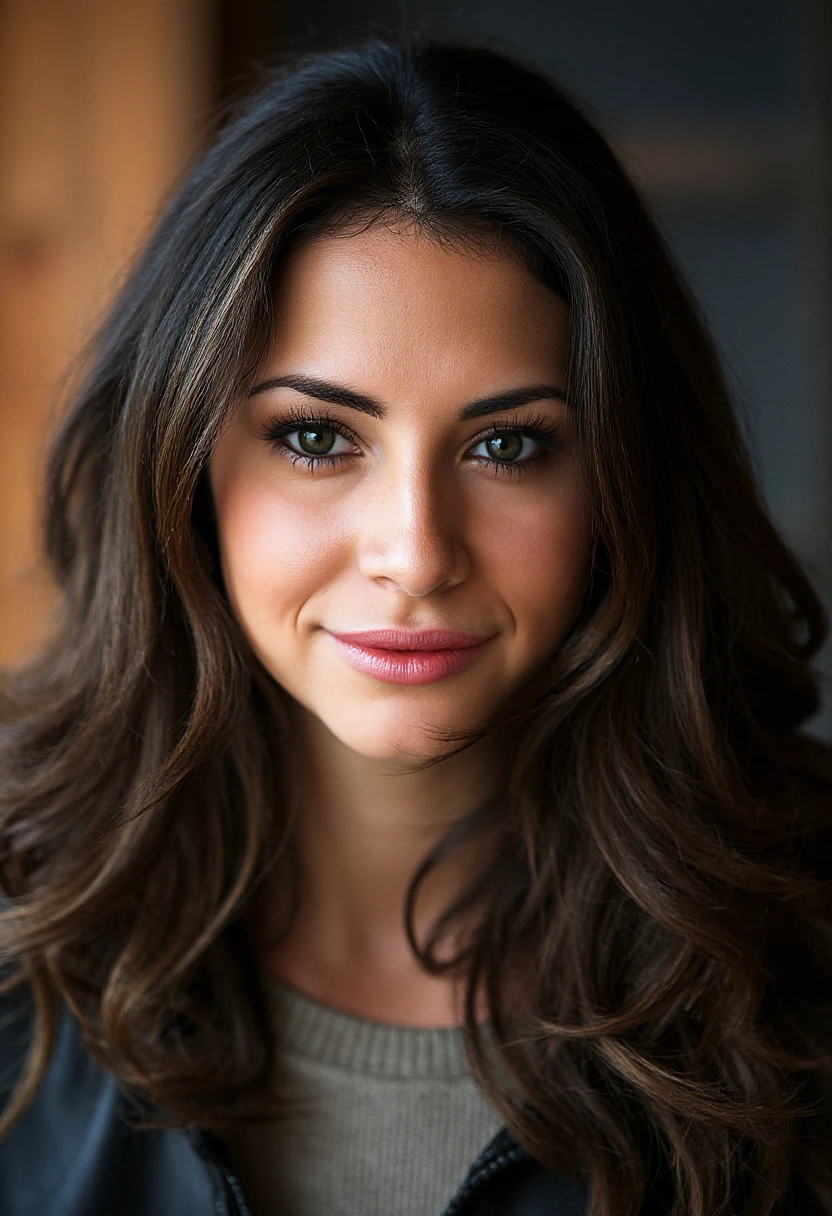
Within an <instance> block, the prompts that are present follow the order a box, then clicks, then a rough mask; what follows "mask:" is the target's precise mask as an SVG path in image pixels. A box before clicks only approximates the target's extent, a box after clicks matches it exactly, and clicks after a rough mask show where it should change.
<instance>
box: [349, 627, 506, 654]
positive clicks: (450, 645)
mask: <svg viewBox="0 0 832 1216" xmlns="http://www.w3.org/2000/svg"><path fill="white" fill-rule="evenodd" d="M332 636H333V637H336V638H338V639H339V640H340V641H342V642H347V643H348V644H350V645H353V646H365V647H371V648H372V649H375V650H465V649H467V648H468V647H469V646H479V645H481V643H483V642H486V641H488V635H485V634H480V633H463V632H461V631H460V630H458V629H419V630H407V629H369V630H363V631H362V632H361V633H333V635H332Z"/></svg>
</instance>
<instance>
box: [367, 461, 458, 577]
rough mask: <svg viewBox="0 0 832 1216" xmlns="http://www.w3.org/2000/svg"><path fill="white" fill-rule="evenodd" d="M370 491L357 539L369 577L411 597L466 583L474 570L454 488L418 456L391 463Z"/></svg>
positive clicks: (377, 476)
mask: <svg viewBox="0 0 832 1216" xmlns="http://www.w3.org/2000/svg"><path fill="white" fill-rule="evenodd" d="M372 481H373V482H374V484H373V485H372V487H369V486H368V487H367V489H368V497H367V501H366V503H365V510H364V511H363V512H362V513H361V523H360V524H359V529H360V535H359V536H358V537H357V548H358V564H359V568H360V570H361V572H362V574H363V575H364V576H365V578H368V579H372V580H373V581H375V582H380V583H385V584H389V585H390V586H394V587H395V588H396V589H398V590H400V591H403V592H404V593H405V594H406V595H410V596H424V595H430V594H431V592H434V591H440V590H448V589H449V588H451V587H453V586H455V585H456V584H457V583H461V582H462V581H463V580H464V579H465V578H466V577H467V575H468V572H469V569H470V564H471V562H470V554H469V551H468V548H467V546H466V543H465V513H464V508H463V504H462V502H461V501H459V498H458V495H456V494H455V493H454V487H453V486H451V485H449V484H447V483H446V482H444V481H443V480H442V477H441V473H440V472H439V471H437V470H435V469H431V468H430V467H429V466H427V464H426V463H424V462H421V461H419V460H418V458H414V459H413V460H411V461H408V462H407V464H406V466H403V464H402V463H399V462H391V463H390V464H389V466H388V468H387V469H386V470H385V471H384V473H382V472H381V471H379V472H378V474H377V475H376V476H375V477H374V478H373V479H372Z"/></svg>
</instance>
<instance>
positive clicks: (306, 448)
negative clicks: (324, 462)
mask: <svg viewBox="0 0 832 1216" xmlns="http://www.w3.org/2000/svg"><path fill="white" fill-rule="evenodd" d="M283 438H284V440H291V442H290V443H288V444H287V446H288V447H289V448H292V449H294V450H295V451H296V452H297V453H298V455H300V456H343V455H346V454H347V452H349V449H350V444H349V442H348V440H347V439H346V437H345V436H344V435H341V434H339V433H338V432H337V431H334V430H333V429H332V427H329V426H317V425H312V426H306V427H303V428H301V429H299V430H297V431H289V433H288V434H286V435H284V437H283ZM339 442H340V443H341V444H343V445H344V447H343V449H341V450H339V448H338V443H339Z"/></svg>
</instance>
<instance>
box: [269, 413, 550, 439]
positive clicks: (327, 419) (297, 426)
mask: <svg viewBox="0 0 832 1216" xmlns="http://www.w3.org/2000/svg"><path fill="white" fill-rule="evenodd" d="M313 424H317V425H318V426H323V427H325V428H326V429H328V430H330V429H331V430H334V431H335V432H337V433H338V434H340V435H341V436H343V438H345V439H348V440H349V441H350V442H351V443H354V444H355V445H356V446H360V440H359V438H358V436H357V435H356V433H355V431H353V429H352V428H351V427H350V426H348V425H347V424H346V423H345V422H342V421H341V420H340V419H339V418H334V417H332V415H330V414H327V413H326V411H320V412H312V411H310V412H308V413H306V412H304V413H303V414H301V413H300V412H295V411H294V410H293V411H290V413H289V414H288V415H284V416H282V417H274V418H270V419H266V421H265V422H264V424H263V427H262V431H261V434H262V435H263V437H264V438H267V439H268V438H269V437H272V436H273V435H274V432H275V431H277V430H280V432H281V436H282V437H284V438H285V436H286V435H292V434H294V433H295V431H299V430H303V428H304V426H310V425H313ZM542 428H545V429H547V430H552V431H558V432H560V430H561V425H560V423H559V422H558V421H556V420H554V419H549V418H548V417H546V416H541V415H539V414H537V415H534V416H533V417H531V418H528V417H527V418H525V419H524V418H517V417H516V416H515V417H514V418H512V419H510V420H508V421H506V422H492V423H491V424H490V425H489V426H487V427H484V428H483V429H482V430H481V431H480V432H479V433H478V434H476V435H473V436H472V437H471V438H470V439H469V440H468V442H469V443H470V444H477V443H482V441H483V439H486V438H487V437H488V436H489V435H493V434H495V433H500V432H502V433H505V432H519V431H525V430H528V431H533V430H540V429H542Z"/></svg>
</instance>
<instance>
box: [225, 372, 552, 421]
mask: <svg viewBox="0 0 832 1216" xmlns="http://www.w3.org/2000/svg"><path fill="white" fill-rule="evenodd" d="M275 388H292V389H294V390H295V392H297V393H303V395H304V396H305V397H314V398H315V399H316V400H317V401H328V402H330V403H331V404H332V405H344V406H347V407H348V408H349V409H352V410H359V411H360V412H361V413H362V414H369V415H370V416H371V417H372V418H385V417H386V416H387V407H386V406H385V405H383V404H382V402H381V401H378V400H376V398H375V397H368V396H367V395H366V394H365V393H356V392H354V391H353V389H351V388H347V387H346V386H345V385H343V384H332V383H331V382H330V381H328V380H317V379H315V377H313V376H293V375H288V376H275V377H274V378H273V379H271V380H264V381H263V382H262V383H261V384H255V386H254V388H252V389H251V390H250V391H249V394H248V395H249V397H254V396H256V395H257V394H258V393H267V392H270V391H271V390H272V389H275ZM544 400H551V401H562V402H563V403H564V404H568V402H567V399H566V394H565V393H564V391H563V389H561V388H556V387H555V386H554V385H552V384H531V385H528V386H527V387H525V388H512V389H508V390H507V391H506V392H504V393H495V394H494V396H493V397H482V398H480V400H479V401H472V402H470V404H469V405H466V406H463V408H462V409H461V410H460V411H459V419H460V421H461V422H467V421H468V419H469V418H483V417H485V416H486V415H487V414H497V413H499V412H500V410H516V409H518V408H519V407H520V406H521V405H529V404H530V403H531V402H532V401H544Z"/></svg>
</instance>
